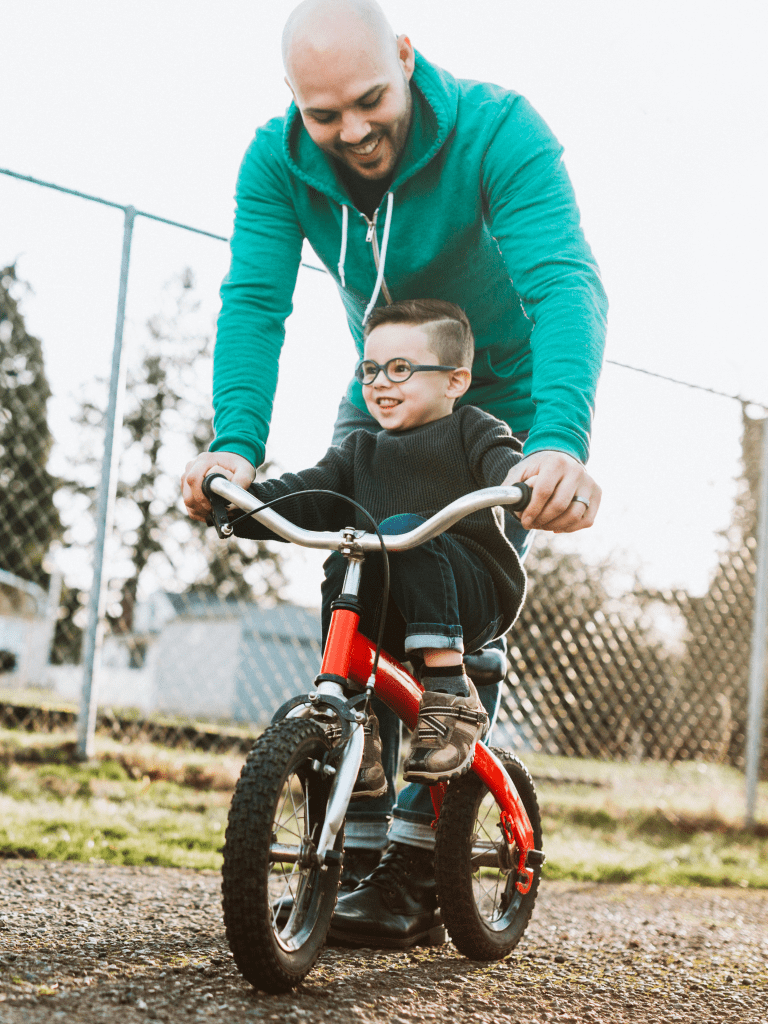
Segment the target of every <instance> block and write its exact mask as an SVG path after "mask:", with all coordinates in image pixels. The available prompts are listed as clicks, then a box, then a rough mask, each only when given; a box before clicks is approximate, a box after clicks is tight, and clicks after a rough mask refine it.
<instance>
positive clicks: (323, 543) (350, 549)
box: [203, 471, 543, 895]
mask: <svg viewBox="0 0 768 1024" xmlns="http://www.w3.org/2000/svg"><path fill="white" fill-rule="evenodd" d="M203 492H204V493H205V494H206V496H207V497H209V498H211V499H212V504H213V518H214V522H215V523H216V526H217V530H218V531H219V535H220V536H222V537H225V536H229V535H230V534H231V533H232V528H231V526H230V525H229V522H228V518H227V513H226V502H232V504H233V505H235V506H237V507H238V508H240V509H242V510H243V511H245V512H248V513H251V514H255V515H256V517H257V518H258V519H259V520H260V521H261V522H262V523H264V525H266V526H268V527H269V528H270V529H272V530H274V532H275V533H277V534H278V535H279V536H281V537H283V538H284V539H285V540H288V541H292V542H294V543H298V544H301V545H302V546H303V547H308V548H320V549H325V550H330V551H334V550H335V551H340V552H341V554H342V555H344V556H345V558H346V559H347V575H346V579H345V582H344V588H343V594H344V596H346V597H351V598H353V599H354V600H356V596H357V592H358V587H359V582H360V567H361V564H362V560H363V558H364V557H365V553H366V552H373V551H378V550H379V548H380V542H379V539H378V538H377V537H376V536H375V535H373V534H365V533H360V532H359V531H356V530H354V529H353V528H351V527H350V528H348V529H346V530H342V531H341V535H339V534H336V533H323V532H316V531H310V530H304V529H301V528H300V527H297V526H294V525H293V524H291V523H289V522H288V521H287V520H285V519H283V518H282V517H281V516H279V515H277V514H276V513H275V512H273V511H272V509H269V508H264V509H262V508H261V506H262V503H261V502H260V501H259V500H258V499H257V498H255V497H254V496H253V495H252V494H251V493H249V492H248V491H244V490H243V489H242V488H240V487H237V486H236V485H235V484H232V483H230V481H229V480H227V479H226V477H225V476H224V475H223V474H222V473H218V472H216V471H214V472H213V473H211V474H210V475H209V476H208V477H206V479H205V481H204V482H203ZM525 493H527V495H528V496H530V488H528V487H527V486H526V485H525V484H517V485H513V486H512V487H492V488H485V489H484V490H483V491H478V492H475V493H474V494H468V495H465V496H464V497H463V498H459V499H457V500H455V501H454V502H452V503H451V505H449V506H447V507H446V508H445V509H443V511H442V513H439V514H437V515H435V516H433V517H432V518H431V519H430V520H429V521H428V522H426V523H423V524H422V525H421V526H418V527H416V528H415V529H413V530H411V531H410V532H409V533H407V534H402V535H399V536H387V537H385V538H384V542H385V546H386V548H387V550H400V551H404V550H408V549H410V548H412V547H415V546H417V545H418V544H421V543H424V542H425V541H427V540H430V539H431V538H432V537H435V536H437V535H438V534H440V533H442V532H443V531H444V530H446V529H448V528H449V527H450V526H451V525H453V523H455V522H458V520H459V519H461V518H463V517H464V516H465V515H468V514H469V513H470V512H474V511H477V510H478V509H481V508H487V507H490V506H492V505H514V506H515V507H524V505H523V504H522V501H523V500H527V499H525V498H524V496H525ZM216 495H217V496H218V497H219V498H221V499H224V502H225V504H224V506H223V507H222V506H221V505H219V506H218V507H217V506H216V504H215V503H214V502H213V498H214V496H216ZM342 603H344V602H342ZM354 607H355V605H354V604H353V605H352V607H350V605H349V602H347V603H346V607H336V608H334V609H333V612H332V615H331V623H330V629H329V633H328V639H327V641H326V645H325V650H324V652H323V662H322V668H321V672H320V677H319V678H318V682H319V686H318V693H317V695H314V694H313V695H312V698H311V699H310V701H309V703H310V704H311V703H312V702H314V701H315V700H316V699H317V697H320V696H321V695H322V691H324V690H325V694H326V695H327V694H331V696H330V700H329V699H328V697H327V696H326V698H325V699H326V703H333V702H335V703H336V704H337V705H340V704H341V701H340V700H339V698H340V697H342V696H343V687H342V685H340V684H342V683H344V682H345V681H346V680H351V681H352V682H353V683H355V684H357V685H359V686H360V688H361V690H365V689H366V687H367V686H368V685H369V679H370V676H371V671H372V669H373V662H374V656H375V644H373V643H372V642H371V641H370V640H369V639H368V638H367V637H365V636H363V635H362V634H361V633H360V632H359V631H358V625H359V622H360V615H359V613H358V612H356V611H353V610H352V608H354ZM323 678H325V679H326V680H329V679H330V680H333V681H328V682H320V680H321V679H323ZM373 692H374V693H375V694H376V696H377V697H380V698H381V700H383V701H384V703H385V704H387V705H388V707H390V708H391V709H392V711H394V712H395V714H396V715H398V716H399V717H400V718H401V719H402V720H403V721H404V722H405V724H406V725H407V726H409V728H411V729H412V728H414V727H415V725H416V721H417V718H418V713H419V703H420V698H421V694H422V692H423V687H422V686H421V684H420V683H419V682H418V681H417V680H416V679H414V677H413V676H412V675H411V674H410V673H409V672H407V671H406V670H405V669H404V668H403V667H402V665H400V663H399V662H398V661H396V660H395V659H394V658H392V657H391V656H390V655H388V654H387V653H386V652H385V651H381V652H380V655H379V660H378V665H377V670H376V678H375V681H374V683H373ZM297 700H298V699H297ZM300 703H304V701H300ZM286 710H287V709H286ZM307 711H308V709H307V708H306V707H305V709H304V710H303V711H300V710H299V708H298V707H296V708H295V710H294V711H293V712H292V713H293V714H296V713H298V714H306V713H307ZM347 717H349V716H347ZM354 717H355V716H353V718H354ZM362 717H363V716H362V715H361V714H359V713H357V714H356V727H355V728H353V729H352V734H351V736H350V738H349V743H350V747H349V748H348V757H347V758H346V760H348V761H349V762H350V764H349V765H348V766H347V770H346V771H342V772H340V773H338V774H336V773H335V771H334V772H333V774H335V775H336V777H335V779H334V783H333V786H332V794H331V798H330V801H329V813H328V816H327V817H326V821H325V824H324V826H323V830H322V834H321V837H320V841H319V843H318V855H319V856H320V858H322V857H323V856H324V855H325V853H326V851H327V850H329V849H330V848H331V846H332V839H333V837H335V835H336V834H337V833H338V831H339V829H340V827H341V824H342V822H343V819H344V815H345V813H346V810H347V804H348V802H349V796H350V794H351V792H352V786H353V783H354V777H356V775H357V770H358V768H359V765H360V759H361V757H362V749H363V739H362V732H363V730H362V725H361V719H362ZM353 718H350V720H353ZM352 762H355V764H354V775H353V774H352V771H351V768H352ZM472 771H474V772H475V774H476V775H478V776H479V778H480V779H481V780H482V781H483V782H484V783H485V785H486V786H487V787H488V790H489V791H490V792H491V793H492V794H493V797H494V799H495V800H496V804H497V806H498V807H499V819H500V822H499V823H500V826H501V831H502V835H503V836H504V839H505V840H506V842H507V843H508V844H509V845H510V846H511V845H512V844H516V845H517V849H518V851H519V857H518V867H517V881H516V883H515V884H516V887H517V889H518V891H519V892H520V893H521V894H522V895H525V894H526V893H528V892H530V889H531V885H532V884H533V877H534V873H533V870H532V869H531V867H529V866H528V858H529V855H531V854H533V855H534V857H536V858H538V859H537V860H535V861H534V860H533V858H531V859H532V863H534V864H540V863H542V862H543V855H542V854H541V852H540V851H536V850H535V849H534V837H533V829H532V827H531V822H530V819H529V818H528V814H527V812H526V810H525V807H524V805H523V802H522V800H521V799H520V795H519V794H518V792H517V790H516V788H515V786H514V785H513V783H512V782H511V780H510V778H509V776H508V775H507V773H506V771H505V770H504V767H503V765H502V764H501V762H500V761H499V759H498V758H497V757H496V756H495V755H494V754H493V752H492V751H491V750H489V748H488V747H486V746H485V744H484V743H482V742H481V741H478V742H477V744H476V746H475V755H474V760H473V762H472ZM446 788H447V784H446V783H438V784H436V785H434V786H431V787H430V793H431V795H432V805H433V807H434V810H435V822H434V823H433V825H434V827H436V824H437V819H438V818H439V816H440V808H441V805H442V801H443V796H444V794H445V791H446Z"/></svg>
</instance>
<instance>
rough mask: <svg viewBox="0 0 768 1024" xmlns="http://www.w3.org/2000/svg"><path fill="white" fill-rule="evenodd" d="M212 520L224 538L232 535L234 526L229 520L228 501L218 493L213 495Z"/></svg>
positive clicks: (220, 535) (217, 531)
mask: <svg viewBox="0 0 768 1024" xmlns="http://www.w3.org/2000/svg"><path fill="white" fill-rule="evenodd" d="M210 518H211V522H212V524H213V526H215V527H216V533H218V535H219V537H221V539H222V540H226V539H227V537H231V536H232V533H233V528H232V526H231V525H230V522H229V511H228V509H227V501H226V499H225V498H221V497H219V495H218V494H213V495H212V496H211V516H210Z"/></svg>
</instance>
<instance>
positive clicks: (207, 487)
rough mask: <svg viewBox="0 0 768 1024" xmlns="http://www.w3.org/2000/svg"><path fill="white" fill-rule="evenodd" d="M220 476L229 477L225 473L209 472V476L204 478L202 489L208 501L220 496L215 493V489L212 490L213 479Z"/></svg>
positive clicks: (223, 478) (222, 477) (225, 478)
mask: <svg viewBox="0 0 768 1024" xmlns="http://www.w3.org/2000/svg"><path fill="white" fill-rule="evenodd" d="M219 476H220V477H221V479H222V480H228V479H229V478H228V477H226V476H225V475H224V474H223V473H209V474H208V476H206V477H205V478H204V479H203V482H202V484H201V487H200V489H201V490H202V492H203V494H204V495H205V496H206V498H207V499H208V501H213V499H214V498H217V497H218V495H217V494H214V493H213V491H212V490H211V480H215V479H216V477H219Z"/></svg>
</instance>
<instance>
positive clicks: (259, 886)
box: [222, 718, 344, 993]
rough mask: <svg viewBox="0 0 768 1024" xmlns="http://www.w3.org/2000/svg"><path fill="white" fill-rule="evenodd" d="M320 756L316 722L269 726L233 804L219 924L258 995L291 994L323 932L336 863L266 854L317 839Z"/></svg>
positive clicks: (325, 788)
mask: <svg viewBox="0 0 768 1024" xmlns="http://www.w3.org/2000/svg"><path fill="white" fill-rule="evenodd" d="M329 748H330V743H329V741H328V740H327V739H326V737H325V733H324V731H323V729H322V728H321V727H320V726H319V725H318V724H317V723H316V722H312V721H308V720H307V719H298V718H294V719H284V720H283V721H281V722H278V723H277V724H275V725H273V726H271V727H270V728H269V729H267V730H266V731H265V732H264V733H263V734H262V736H261V737H260V738H259V739H258V741H257V742H256V744H255V745H254V747H253V749H252V750H251V752H250V754H249V755H248V758H247V760H246V763H245V765H244V766H243V770H242V773H241V775H240V778H239V780H238V783H237V787H236V789H235V793H234V796H233V798H232V805H231V808H230V811H229V819H228V824H227V831H226V839H225V844H224V865H223V869H222V902H223V909H224V924H225V926H226V933H227V941H228V942H229V947H230V949H231V950H232V954H233V957H234V960H235V963H236V965H237V967H238V969H239V970H240V972H241V974H242V975H243V977H244V978H246V979H247V980H248V981H249V982H250V983H251V984H252V985H253V986H254V987H255V988H258V989H260V990H261V991H263V992H270V993H280V992H288V991H290V990H291V989H292V988H295V986H296V985H298V984H299V983H300V982H301V981H302V980H303V979H304V978H305V977H306V975H307V974H308V973H309V971H310V970H311V969H312V967H313V965H314V963H315V961H316V959H317V957H318V955H319V953H320V950H321V949H322V947H323V943H324V942H325V938H326V935H327V932H328V928H329V927H330V923H331V916H332V914H333V910H334V907H335V904H336V895H337V892H338V887H339V877H340V874H341V863H340V860H339V861H337V862H335V863H329V864H328V866H327V867H325V868H321V867H320V866H319V865H316V864H308V863H304V864H303V866H302V864H301V862H297V864H296V865H293V866H292V865H291V864H290V863H288V865H286V864H284V863H282V862H280V863H278V864H275V853H274V851H275V850H276V849H277V845H275V846H274V848H273V844H278V843H282V844H283V848H285V847H286V846H287V847H290V848H296V849H298V848H299V847H300V843H301V840H302V839H304V840H305V841H306V839H307V838H309V839H311V840H314V842H317V840H318V839H319V836H320V831H321V829H322V824H323V821H324V819H325V810H326V806H327V802H328V796H329V793H330V788H331V782H330V779H329V778H328V777H327V776H325V775H323V773H322V772H321V771H318V770H317V768H318V762H322V759H323V757H324V756H325V754H326V753H327V751H328V750H329ZM313 762H314V765H313ZM343 832H344V830H343V828H342V830H341V832H340V833H339V835H338V837H337V841H336V845H335V849H336V850H337V851H341V849H342V848H343V843H344V836H343ZM270 880H271V881H272V886H271V890H272V891H270ZM276 884H277V897H280V896H283V897H285V898H286V899H287V900H288V901H289V910H288V912H287V913H285V914H283V915H281V916H279V917H278V916H277V915H276V911H275V907H277V906H278V904H279V900H276ZM290 908H294V911H295V912H291V909H290Z"/></svg>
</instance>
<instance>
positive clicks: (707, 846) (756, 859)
mask: <svg viewBox="0 0 768 1024" xmlns="http://www.w3.org/2000/svg"><path fill="white" fill-rule="evenodd" d="M524 760H526V763H527V764H528V767H529V768H530V770H531V771H532V773H533V775H534V777H537V776H538V777H539V778H540V779H542V781H540V782H538V783H537V791H538V795H539V803H540V805H541V809H542V819H543V830H544V849H545V851H546V854H547V863H546V865H545V869H544V872H545V877H547V878H560V879H573V880H574V881H597V882H646V883H653V884H659V885H703V886H728V885H737V886H742V887H745V888H746V887H751V888H761V889H764V888H768V784H766V783H761V784H760V787H759V794H758V808H759V810H760V812H761V814H760V816H759V818H758V822H757V826H756V828H754V829H753V830H750V831H747V830H745V828H744V820H743V819H744V811H745V784H744V776H743V775H742V774H741V772H738V771H737V770H736V769H734V768H730V767H727V766H724V765H715V764H704V763H701V762H681V763H677V764H671V765H669V764H663V763H659V762H644V763H642V764H627V763H606V762H602V761H582V760H579V761H574V760H569V759H566V758H555V757H546V756H543V755H537V754H531V755H529V756H527V757H526V758H524ZM558 776H559V777H561V778H567V779H574V778H576V779H579V780H581V781H582V782H583V784H582V785H578V784H574V783H573V782H571V783H569V784H566V785H564V784H561V783H557V782H556V781H554V780H556V779H557V778H558ZM547 779H549V780H551V781H546V780H547Z"/></svg>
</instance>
